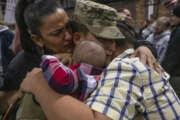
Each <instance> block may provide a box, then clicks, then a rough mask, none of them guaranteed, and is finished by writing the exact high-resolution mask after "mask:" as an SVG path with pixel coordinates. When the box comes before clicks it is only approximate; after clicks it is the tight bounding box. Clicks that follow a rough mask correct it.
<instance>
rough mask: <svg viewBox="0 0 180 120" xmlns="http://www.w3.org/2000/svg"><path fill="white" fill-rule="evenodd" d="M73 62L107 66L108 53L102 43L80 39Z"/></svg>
mask: <svg viewBox="0 0 180 120" xmlns="http://www.w3.org/2000/svg"><path fill="white" fill-rule="evenodd" d="M72 59H73V63H74V64H79V63H87V64H90V65H93V66H95V67H101V68H102V67H105V61H106V53H105V50H104V48H103V47H102V45H101V43H99V42H97V41H90V40H83V41H80V42H79V43H78V44H77V45H76V47H75V49H74V52H73V56H72Z"/></svg>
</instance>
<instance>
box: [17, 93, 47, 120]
mask: <svg viewBox="0 0 180 120" xmlns="http://www.w3.org/2000/svg"><path fill="white" fill-rule="evenodd" d="M16 120H47V119H46V117H45V114H44V112H43V111H42V109H41V107H40V106H39V105H37V104H36V103H35V102H34V101H33V99H32V95H31V94H25V96H24V98H23V99H22V101H21V104H20V106H19V109H18V111H17V113H16Z"/></svg>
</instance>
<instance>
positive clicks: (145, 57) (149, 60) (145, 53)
mask: <svg viewBox="0 0 180 120" xmlns="http://www.w3.org/2000/svg"><path fill="white" fill-rule="evenodd" d="M131 57H138V58H139V59H140V61H141V62H142V63H144V64H146V65H147V66H149V67H150V68H152V69H154V70H155V71H156V72H158V73H159V74H162V71H161V69H160V67H159V66H158V65H157V64H158V63H157V60H156V58H155V57H154V56H153V54H152V52H151V50H150V49H149V48H147V47H145V46H140V47H138V48H137V49H136V51H135V52H134V54H132V55H131Z"/></svg>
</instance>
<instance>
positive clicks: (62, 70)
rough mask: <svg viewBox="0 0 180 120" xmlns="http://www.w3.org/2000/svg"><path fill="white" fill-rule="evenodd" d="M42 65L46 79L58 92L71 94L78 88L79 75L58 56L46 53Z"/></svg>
mask: <svg viewBox="0 0 180 120" xmlns="http://www.w3.org/2000/svg"><path fill="white" fill-rule="evenodd" d="M40 66H41V68H42V70H43V74H44V77H45V79H46V81H47V82H48V84H49V85H50V87H51V88H53V89H54V90H55V91H56V92H59V93H63V94H70V93H72V92H74V91H75V90H76V89H77V87H78V78H77V76H76V75H75V73H74V72H73V71H72V70H71V69H70V68H68V67H66V66H65V65H63V64H62V63H61V62H60V61H59V60H58V59H57V58H56V57H54V56H50V55H44V56H43V57H42V62H41V65H40Z"/></svg>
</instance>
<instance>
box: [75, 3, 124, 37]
mask: <svg viewBox="0 0 180 120" xmlns="http://www.w3.org/2000/svg"><path fill="white" fill-rule="evenodd" d="M74 15H75V17H76V18H78V19H79V20H80V22H82V23H83V24H84V25H86V27H87V28H88V30H89V31H90V32H91V33H92V34H94V35H95V36H96V37H99V38H103V39H111V40H117V39H123V38H125V37H124V35H123V34H122V33H121V31H120V30H119V29H118V27H117V20H118V15H117V11H116V10H115V9H114V8H111V7H109V6H106V5H102V4H99V3H96V2H92V1H88V0H77V1H76V7H75V12H74Z"/></svg>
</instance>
